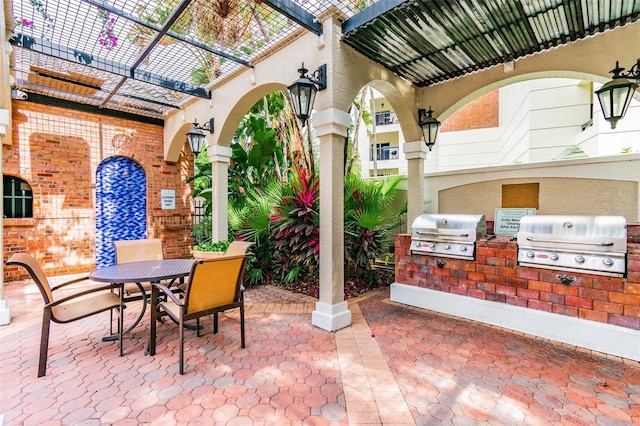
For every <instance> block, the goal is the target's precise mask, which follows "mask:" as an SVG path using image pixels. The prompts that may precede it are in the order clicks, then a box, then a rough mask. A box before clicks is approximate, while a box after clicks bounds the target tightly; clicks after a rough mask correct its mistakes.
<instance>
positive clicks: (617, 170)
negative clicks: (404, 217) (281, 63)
mask: <svg viewBox="0 0 640 426" xmlns="http://www.w3.org/2000/svg"><path fill="white" fill-rule="evenodd" d="M531 182H538V183H540V197H539V203H540V210H539V211H538V213H539V214H586V215H591V214H606V215H622V216H624V217H625V218H626V219H627V221H628V222H640V207H639V206H640V196H639V194H640V154H628V155H619V156H613V157H598V158H580V159H574V160H562V161H553V162H546V163H533V164H521V165H517V166H497V167H484V168H475V169H468V170H455V171H448V172H439V173H428V174H426V176H425V194H424V199H425V201H426V203H425V206H424V212H425V213H475V214H485V215H486V216H487V219H491V218H493V216H494V213H495V209H496V208H498V207H502V200H501V194H502V189H501V187H502V185H504V184H514V183H531ZM412 221H413V218H409V223H411V222H412Z"/></svg>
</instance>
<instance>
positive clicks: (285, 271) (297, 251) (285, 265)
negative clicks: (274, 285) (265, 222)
mask: <svg viewBox="0 0 640 426" xmlns="http://www.w3.org/2000/svg"><path fill="white" fill-rule="evenodd" d="M319 204H320V192H319V182H318V179H317V178H316V176H315V174H309V173H307V171H306V170H305V169H301V170H298V171H297V173H296V175H295V176H294V177H293V178H292V179H291V180H290V182H289V185H285V186H283V188H282V198H281V200H280V203H279V204H278V205H277V206H276V207H275V208H274V213H273V214H272V215H271V216H270V220H271V236H272V238H273V240H274V241H275V250H276V252H275V256H276V272H277V273H278V274H279V275H280V277H281V279H282V280H284V282H285V283H290V282H292V281H294V280H296V279H297V278H298V277H299V276H300V275H301V274H304V275H314V274H316V273H317V270H318V257H319V252H320V215H319Z"/></svg>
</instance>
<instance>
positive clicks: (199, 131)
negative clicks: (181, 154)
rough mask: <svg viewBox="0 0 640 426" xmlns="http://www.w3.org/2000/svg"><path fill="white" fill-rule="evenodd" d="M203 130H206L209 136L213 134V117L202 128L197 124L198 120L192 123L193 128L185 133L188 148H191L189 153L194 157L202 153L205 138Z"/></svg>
mask: <svg viewBox="0 0 640 426" xmlns="http://www.w3.org/2000/svg"><path fill="white" fill-rule="evenodd" d="M203 130H208V131H209V134H211V133H213V117H212V118H210V119H209V121H207V122H206V123H204V125H202V126H201V125H199V124H198V119H196V120H195V121H194V122H193V128H192V129H191V130H189V132H188V133H187V140H188V141H189V146H190V147H191V151H193V154H194V155H198V154H200V152H202V147H203V146H204V140H205V136H206V135H205V134H204V131H203Z"/></svg>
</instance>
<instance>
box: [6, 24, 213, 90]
mask: <svg viewBox="0 0 640 426" xmlns="http://www.w3.org/2000/svg"><path fill="white" fill-rule="evenodd" d="M9 41H10V43H11V44H12V45H14V46H18V47H22V48H24V49H28V50H32V51H34V52H38V53H42V54H43V55H48V56H52V57H54V58H58V59H63V60H65V61H69V62H74V63H77V64H81V65H86V66H88V67H90V68H95V69H98V70H100V71H105V72H108V73H111V74H116V75H119V76H122V77H127V78H132V79H134V80H139V81H142V82H145V83H149V84H153V85H155V86H159V87H162V88H165V89H169V90H175V91H176V92H181V93H186V94H187V95H191V96H196V97H199V98H203V99H211V91H209V90H207V89H205V88H203V87H198V86H194V85H192V84H189V83H185V82H183V81H177V80H173V79H171V78H168V77H165V76H162V75H158V74H154V73H151V72H148V71H142V70H138V69H133V68H132V67H130V66H128V65H125V64H121V63H118V62H115V61H111V60H109V59H105V58H101V57H99V56H93V55H91V54H88V53H85V52H82V51H80V50H75V49H72V48H70V47H66V46H62V45H60V44H57V43H53V42H50V41H48V40H44V39H35V38H33V37H30V36H27V35H24V34H16V35H14V36H13V37H11V38H10V39H9Z"/></svg>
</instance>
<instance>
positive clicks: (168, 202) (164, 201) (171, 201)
mask: <svg viewBox="0 0 640 426" xmlns="http://www.w3.org/2000/svg"><path fill="white" fill-rule="evenodd" d="M160 206H161V208H162V210H174V209H175V208H176V190H175V189H161V190H160Z"/></svg>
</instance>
